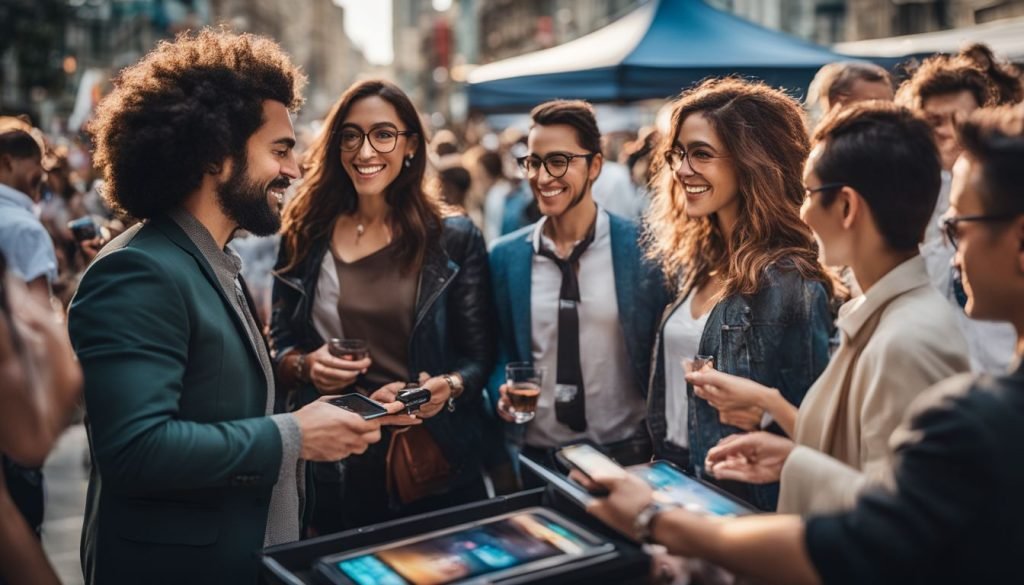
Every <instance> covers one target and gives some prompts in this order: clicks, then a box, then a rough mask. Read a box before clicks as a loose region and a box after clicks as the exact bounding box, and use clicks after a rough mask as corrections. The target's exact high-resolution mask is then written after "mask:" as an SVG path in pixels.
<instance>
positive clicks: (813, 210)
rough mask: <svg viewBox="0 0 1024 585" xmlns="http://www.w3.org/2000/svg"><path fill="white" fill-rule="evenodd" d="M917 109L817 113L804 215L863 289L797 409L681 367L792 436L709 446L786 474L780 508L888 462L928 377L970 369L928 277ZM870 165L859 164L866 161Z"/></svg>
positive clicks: (727, 462) (925, 176)
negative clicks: (894, 437) (895, 434)
mask: <svg viewBox="0 0 1024 585" xmlns="http://www.w3.org/2000/svg"><path fill="white" fill-rule="evenodd" d="M931 133H932V130H931V128H930V127H929V126H928V124H927V123H926V122H924V121H923V120H921V119H919V118H917V117H916V116H915V115H914V114H913V113H912V112H911V111H910V110H907V109H905V108H902V107H899V106H895V105H893V104H891V103H885V102H868V103H862V104H854V105H851V106H849V107H847V109H845V110H842V111H837V112H836V113H834V114H833V115H830V116H827V117H826V118H825V119H824V120H823V121H822V123H821V125H820V126H819V127H818V129H817V131H816V132H815V136H814V148H813V149H812V151H811V155H810V158H809V159H808V161H807V165H806V168H805V171H804V184H805V185H806V187H807V197H806V199H805V200H804V205H803V207H802V209H801V215H802V217H803V219H804V221H806V222H807V224H808V225H810V226H811V229H812V230H814V233H815V236H816V237H817V238H818V241H819V242H820V243H821V246H822V251H823V254H824V262H825V263H826V264H828V265H843V266H850V267H851V268H852V270H853V274H854V276H855V277H856V279H857V281H858V282H859V283H860V284H861V286H862V287H863V290H864V294H862V295H860V296H858V297H856V298H855V299H853V300H851V301H849V302H848V303H846V304H845V305H843V307H842V308H841V309H840V311H839V320H838V322H837V325H838V327H839V330H840V335H841V342H840V344H839V349H838V350H837V351H836V353H835V355H833V356H832V359H831V360H830V361H829V364H828V367H826V368H825V371H824V372H822V374H821V376H820V377H819V378H818V379H817V380H816V381H815V382H814V385H813V386H811V389H810V390H809V391H808V392H807V396H806V397H805V398H804V401H803V404H801V405H800V408H799V412H798V411H797V408H796V407H795V406H793V405H792V404H790V403H788V402H786V401H785V400H782V399H781V397H780V395H779V393H778V391H777V390H775V389H773V388H769V387H766V386H763V385H761V384H758V383H757V382H754V381H752V380H746V379H743V378H740V377H737V376H732V375H729V374H725V373H720V372H706V373H701V372H697V373H693V374H691V375H689V376H688V377H687V379H688V380H689V381H690V382H691V383H692V384H693V385H694V388H695V391H696V393H697V395H698V396H701V397H703V398H705V399H707V400H708V401H709V402H710V403H711V404H712V406H715V407H716V408H726V409H728V408H742V407H749V406H759V407H761V408H763V409H764V410H765V411H767V412H768V413H769V414H771V415H772V417H773V418H774V419H775V420H776V421H778V422H779V423H780V424H781V425H782V427H783V429H784V430H785V431H786V434H787V435H788V436H789V437H790V438H784V437H779V436H777V435H772V434H769V433H764V432H756V433H749V434H746V435H740V436H734V437H728V438H726V439H725V440H724V441H722V443H720V444H719V445H718V446H717V447H715V448H714V449H711V451H710V452H709V453H708V458H707V464H706V469H707V470H708V473H710V474H711V475H712V476H713V477H716V478H718V479H729V480H735V481H744V482H749V483H765V482H768V481H779V480H780V479H781V482H782V492H781V496H780V498H779V511H780V512H788V513H801V514H805V513H809V512H829V511H834V510H839V509H844V508H846V507H848V506H850V505H852V502H853V501H854V500H855V498H856V494H857V490H858V487H859V485H860V484H861V481H851V479H850V477H849V476H850V473H849V472H851V471H855V472H861V476H862V477H871V476H875V475H877V474H878V471H879V470H880V469H884V468H885V467H886V466H887V465H888V463H889V456H890V454H891V451H890V449H889V437H890V435H891V434H892V431H893V429H895V428H896V427H897V426H898V425H899V423H900V422H901V420H902V418H903V413H904V412H905V411H906V409H907V406H908V405H909V404H910V403H911V402H913V400H914V399H915V398H916V397H917V396H918V395H920V394H921V392H923V391H924V390H925V389H927V388H928V387H930V386H931V385H932V384H935V383H936V382H939V381H940V380H944V379H946V378H948V377H949V376H952V375H954V374H957V373H960V372H966V371H968V370H969V368H970V365H969V363H968V359H967V341H966V340H965V339H964V337H963V334H962V333H960V329H959V326H958V324H957V320H956V315H955V314H954V308H953V307H952V306H950V305H949V303H947V302H946V301H945V299H944V298H943V297H942V295H941V294H939V292H938V291H936V290H935V289H934V288H933V287H932V286H931V282H930V281H929V280H928V271H927V269H926V267H925V262H924V259H923V258H922V257H921V254H920V252H919V251H918V244H919V243H920V241H921V238H922V237H923V236H924V231H925V226H926V224H927V222H928V220H929V218H930V217H931V212H932V208H934V206H935V198H936V196H937V193H938V185H939V180H940V179H939V169H940V168H941V167H940V162H939V155H938V151H937V150H936V148H935V145H934V142H933V140H932V136H931ZM866 169H869V170H867V171H866Z"/></svg>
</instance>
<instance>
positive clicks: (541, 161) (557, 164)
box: [516, 152, 596, 179]
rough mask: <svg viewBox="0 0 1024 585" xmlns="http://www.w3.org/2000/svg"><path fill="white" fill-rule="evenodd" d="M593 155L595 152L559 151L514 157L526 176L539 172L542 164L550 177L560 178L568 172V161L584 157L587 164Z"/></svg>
mask: <svg viewBox="0 0 1024 585" xmlns="http://www.w3.org/2000/svg"><path fill="white" fill-rule="evenodd" d="M594 156H596V154H595V153H593V152H588V153H584V154H565V153H560V152H559V153H555V154H549V155H548V156H546V157H544V158H540V157H539V156H534V155H529V156H521V157H519V158H517V159H516V162H517V163H519V168H521V169H522V170H523V172H524V173H526V176H528V177H532V176H534V175H536V174H537V173H538V172H540V167H541V165H543V166H544V170H546V171H547V172H548V174H549V175H551V177H552V178H554V179H561V178H562V177H564V176H565V173H567V172H569V163H571V162H572V161H573V159H577V158H583V159H586V160H587V164H588V165H589V164H590V161H591V160H592V159H593V158H594Z"/></svg>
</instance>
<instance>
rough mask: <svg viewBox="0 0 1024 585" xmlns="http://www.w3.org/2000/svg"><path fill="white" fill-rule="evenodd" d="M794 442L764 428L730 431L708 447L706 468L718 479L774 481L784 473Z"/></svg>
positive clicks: (760, 482) (757, 481)
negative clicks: (710, 447) (731, 433)
mask: <svg viewBox="0 0 1024 585" xmlns="http://www.w3.org/2000/svg"><path fill="white" fill-rule="evenodd" d="M794 446H795V444H794V443H793V441H791V440H790V439H787V438H785V437H780V436H778V435H773V434H771V433H766V432H764V431H760V432H756V433H747V434H745V435H731V436H729V437H726V438H724V439H722V440H721V441H720V442H719V443H718V445H716V446H715V447H713V448H712V449H711V450H710V451H708V456H707V459H706V460H705V462H704V468H705V469H706V470H707V472H708V473H709V474H711V476H712V477H714V478H716V479H731V480H735V481H742V482H746V483H757V484H764V483H772V482H776V481H779V478H780V477H781V476H782V466H783V465H785V463H786V459H787V458H788V457H789V454H790V452H792V451H793V447H794Z"/></svg>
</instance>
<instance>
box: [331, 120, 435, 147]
mask: <svg viewBox="0 0 1024 585" xmlns="http://www.w3.org/2000/svg"><path fill="white" fill-rule="evenodd" d="M383 133H391V134H393V135H394V136H393V137H392V138H387V137H382V136H379V135H378V134H383ZM416 134H417V133H416V132H415V131H413V130H399V129H398V127H397V126H394V125H392V124H391V123H385V124H378V125H376V126H374V127H373V128H370V131H369V132H363V129H362V128H359V127H358V126H356V125H355V124H348V125H345V126H343V127H342V128H341V130H340V131H339V137H338V147H339V148H341V151H342V152H358V151H360V150H362V148H363V144H365V143H366V141H367V140H369V141H370V148H372V149H374V150H375V151H377V152H378V153H380V154H389V153H392V152H394V151H395V149H396V148H398V137H399V136H410V135H412V136H415V135H416ZM346 135H347V136H346ZM357 136H358V142H354V141H355V140H356V137H357ZM346 140H348V145H347V146H346ZM388 141H390V148H389V145H388Z"/></svg>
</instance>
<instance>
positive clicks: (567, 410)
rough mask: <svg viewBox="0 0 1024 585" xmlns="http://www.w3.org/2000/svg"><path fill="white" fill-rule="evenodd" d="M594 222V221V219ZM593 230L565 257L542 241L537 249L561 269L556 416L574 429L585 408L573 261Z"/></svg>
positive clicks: (583, 423) (583, 424) (582, 425)
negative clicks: (557, 253) (561, 256)
mask: <svg viewBox="0 0 1024 585" xmlns="http://www.w3.org/2000/svg"><path fill="white" fill-rule="evenodd" d="M594 223H595V224H596V223H597V220H596V219H595V220H594ZM594 232H595V229H594V225H591V226H590V230H589V231H588V232H587V236H586V237H585V238H583V240H581V241H580V243H578V244H576V247H575V248H573V250H572V253H570V254H569V257H568V258H566V259H564V260H563V259H562V258H559V257H558V256H557V255H556V254H555V253H554V252H553V251H551V250H549V249H547V248H546V247H544V246H543V245H541V246H540V249H539V252H538V253H539V254H540V255H541V256H544V257H545V258H549V259H550V260H551V261H552V262H554V263H555V266H557V267H558V269H559V270H561V271H562V291H561V293H560V294H559V295H558V374H557V376H556V378H555V418H556V419H558V422H560V423H562V424H564V425H568V426H569V428H570V429H572V430H574V431H576V432H577V433H582V432H583V431H585V430H587V408H586V402H585V398H584V391H583V368H582V367H581V366H580V319H579V314H578V313H577V312H576V303H578V302H580V286H579V282H577V280H576V265H577V264H578V263H579V259H580V256H582V255H583V252H585V251H586V250H587V248H588V247H589V246H590V244H592V243H593V242H594Z"/></svg>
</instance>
